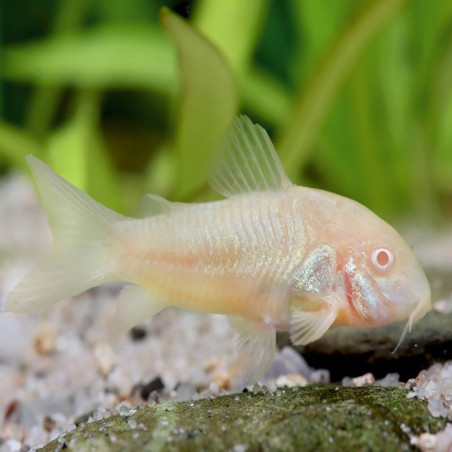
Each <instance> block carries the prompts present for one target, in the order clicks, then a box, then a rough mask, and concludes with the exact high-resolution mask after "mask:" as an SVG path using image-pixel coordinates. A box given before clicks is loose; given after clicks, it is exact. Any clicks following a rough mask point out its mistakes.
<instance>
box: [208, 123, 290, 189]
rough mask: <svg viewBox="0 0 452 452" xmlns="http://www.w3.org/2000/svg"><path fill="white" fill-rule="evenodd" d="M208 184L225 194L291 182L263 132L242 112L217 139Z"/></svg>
mask: <svg viewBox="0 0 452 452" xmlns="http://www.w3.org/2000/svg"><path fill="white" fill-rule="evenodd" d="M209 183H210V186H211V187H212V188H213V189H214V190H215V191H217V192H218V193H221V194H222V195H224V196H226V197H229V196H233V195H238V194H240V193H250V192H253V191H268V190H285V189H287V188H289V187H290V186H291V185H292V184H291V182H290V180H289V178H288V177H287V175H286V173H285V172H284V169H283V167H282V165H281V161H280V160H279V157H278V155H277V154H276V151H275V148H274V147H273V143H272V142H271V140H270V137H269V136H268V135H267V132H266V131H265V130H264V129H263V128H262V127H261V126H259V125H258V124H253V123H252V122H251V120H250V119H249V118H248V117H247V116H245V115H242V116H239V117H238V118H235V119H234V120H233V121H232V124H231V126H230V127H229V129H228V130H227V131H226V133H225V135H224V136H223V138H222V140H221V141H220V144H219V146H218V148H217V155H216V157H215V158H214V160H213V165H212V169H211V172H210V178H209Z"/></svg>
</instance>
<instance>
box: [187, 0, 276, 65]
mask: <svg viewBox="0 0 452 452" xmlns="http://www.w3.org/2000/svg"><path fill="white" fill-rule="evenodd" d="M267 6H268V0H246V1H243V0H215V1H212V0H199V1H198V2H197V3H196V7H195V10H194V15H193V24H194V26H195V27H196V28H197V29H199V30H200V31H201V32H202V33H203V34H204V35H205V36H206V37H208V38H209V39H210V40H211V41H212V42H213V43H214V44H215V46H216V47H217V48H218V49H219V50H220V51H221V52H222V54H223V55H224V56H225V57H226V59H227V60H228V62H229V63H230V64H231V65H232V66H233V67H234V69H236V70H237V71H238V72H239V73H241V72H243V71H244V69H245V68H247V67H248V66H249V62H250V58H251V56H252V53H253V51H254V48H255V45H256V41H257V38H258V36H259V32H260V29H261V27H262V24H263V19H264V14H265V12H266V10H267Z"/></svg>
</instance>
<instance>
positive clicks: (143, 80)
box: [1, 24, 176, 94]
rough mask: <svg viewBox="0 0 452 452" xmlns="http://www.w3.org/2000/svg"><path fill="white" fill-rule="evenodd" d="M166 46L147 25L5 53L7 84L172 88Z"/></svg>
mask: <svg viewBox="0 0 452 452" xmlns="http://www.w3.org/2000/svg"><path fill="white" fill-rule="evenodd" d="M175 70H176V62H175V58H174V52H173V51H172V48H171V43H170V42H169V40H168V38H167V37H166V36H165V35H164V34H163V32H162V31H161V30H160V29H158V28H156V27H154V26H152V25H147V26H144V25H131V24H128V25H114V26H113V25H111V26H100V27H98V28H95V29H92V30H88V31H83V32H79V33H71V34H68V35H64V36H57V37H54V38H49V39H46V40H43V41H39V42H35V43H29V44H21V45H16V46H11V47H8V48H6V49H5V53H4V55H3V67H2V68H1V73H2V74H3V75H4V76H5V77H7V78H9V79H13V80H17V81H22V82H28V83H41V84H55V85H66V84H69V85H74V86H76V87H81V88H110V87H115V88H150V89H153V90H156V91H159V92H162V93H165V94H168V93H173V92H174V90H175V88H176V71H175Z"/></svg>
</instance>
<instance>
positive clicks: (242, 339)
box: [229, 317, 276, 386]
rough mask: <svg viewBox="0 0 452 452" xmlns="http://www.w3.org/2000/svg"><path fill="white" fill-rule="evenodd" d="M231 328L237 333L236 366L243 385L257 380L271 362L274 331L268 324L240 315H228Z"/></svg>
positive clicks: (273, 351) (274, 345) (274, 338)
mask: <svg viewBox="0 0 452 452" xmlns="http://www.w3.org/2000/svg"><path fill="white" fill-rule="evenodd" d="M229 322H230V323H231V326H232V328H234V330H236V331H237V333H238V334H239V337H238V340H237V346H238V359H237V363H236V366H237V367H238V369H236V370H237V373H238V374H239V375H240V380H241V381H240V383H241V384H243V385H244V386H246V385H249V384H252V383H255V382H257V381H258V380H259V379H260V378H261V377H262V376H263V375H264V373H265V372H266V371H267V370H268V368H269V367H270V366H271V365H272V363H273V357H274V355H275V349H276V332H275V329H274V328H273V327H271V326H269V325H265V324H263V323H261V322H255V321H249V320H245V319H242V318H241V317H229Z"/></svg>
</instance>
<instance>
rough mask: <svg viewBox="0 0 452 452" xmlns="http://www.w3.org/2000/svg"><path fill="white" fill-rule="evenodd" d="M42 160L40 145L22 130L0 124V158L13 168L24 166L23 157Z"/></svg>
mask: <svg viewBox="0 0 452 452" xmlns="http://www.w3.org/2000/svg"><path fill="white" fill-rule="evenodd" d="M28 154H33V155H34V156H35V157H38V158H42V147H41V145H40V144H39V143H38V142H37V141H36V140H35V139H33V138H32V137H31V136H29V135H28V134H27V133H25V132H24V131H23V130H21V129H19V128H17V127H15V126H13V125H11V124H7V123H5V122H0V157H1V158H2V159H5V160H6V161H8V162H9V163H11V164H12V165H14V166H18V167H23V166H25V156H26V155H28Z"/></svg>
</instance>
